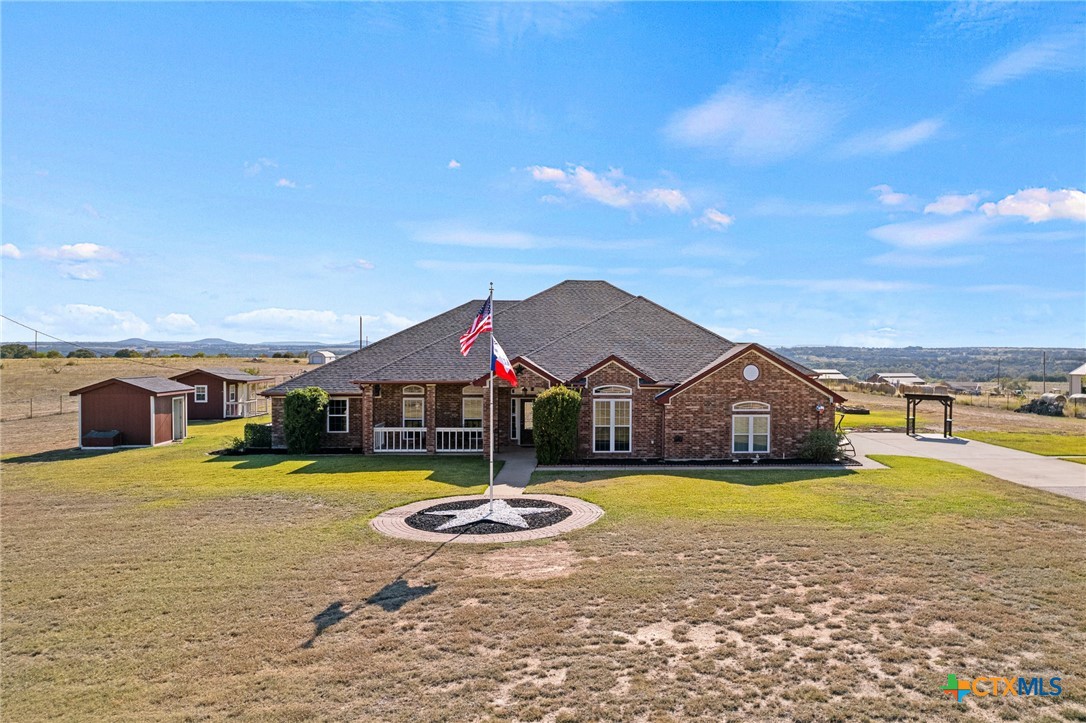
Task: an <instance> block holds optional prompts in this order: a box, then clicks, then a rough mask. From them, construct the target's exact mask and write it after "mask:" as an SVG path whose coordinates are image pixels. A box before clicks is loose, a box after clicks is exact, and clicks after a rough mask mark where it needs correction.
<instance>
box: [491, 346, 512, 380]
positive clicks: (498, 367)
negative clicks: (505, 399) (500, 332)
mask: <svg viewBox="0 0 1086 723" xmlns="http://www.w3.org/2000/svg"><path fill="white" fill-rule="evenodd" d="M491 339H492V340H493V342H494V343H493V345H492V346H491V347H490V368H491V370H493V372H494V373H495V374H497V375H498V376H499V377H501V378H502V379H504V380H505V381H507V382H509V383H510V384H512V385H513V386H514V387H515V386H516V385H517V373H516V372H515V371H513V365H512V364H510V363H509V357H507V356H506V355H505V349H502V345H501V344H499V343H498V340H497V339H494V337H491Z"/></svg>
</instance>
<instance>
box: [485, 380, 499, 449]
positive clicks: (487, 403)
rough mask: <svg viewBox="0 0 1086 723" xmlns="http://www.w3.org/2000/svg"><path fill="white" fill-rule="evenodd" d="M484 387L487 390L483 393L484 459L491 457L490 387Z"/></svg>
mask: <svg viewBox="0 0 1086 723" xmlns="http://www.w3.org/2000/svg"><path fill="white" fill-rule="evenodd" d="M483 389H485V390H486V391H485V393H484V394H483V459H490V389H489V388H487V387H483ZM494 391H497V389H495V390H494ZM495 403H497V402H496V401H495ZM496 451H497V450H495V452H496Z"/></svg>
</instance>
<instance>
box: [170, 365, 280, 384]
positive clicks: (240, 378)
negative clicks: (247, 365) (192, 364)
mask: <svg viewBox="0 0 1086 723" xmlns="http://www.w3.org/2000/svg"><path fill="white" fill-rule="evenodd" d="M197 372H204V373H205V374H210V375H212V376H215V377H218V378H219V379H225V380H227V381H228V382H260V381H267V380H269V379H275V377H271V376H264V375H260V374H249V373H247V372H243V371H241V370H240V369H232V368H227V367H210V368H206V369H192V370H190V371H187V372H181V373H180V374H174V375H173V376H172V377H170V378H171V379H182V378H184V377H187V376H189V375H190V374H195V373H197Z"/></svg>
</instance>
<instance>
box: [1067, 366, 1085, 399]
mask: <svg viewBox="0 0 1086 723" xmlns="http://www.w3.org/2000/svg"><path fill="white" fill-rule="evenodd" d="M1083 377H1086V364H1083V365H1082V366H1080V367H1078V368H1077V369H1072V370H1071V373H1070V374H1068V375H1067V378H1068V379H1069V380H1070V382H1071V384H1070V391H1069V393H1070V394H1086V387H1084V386H1083V384H1082V378H1083Z"/></svg>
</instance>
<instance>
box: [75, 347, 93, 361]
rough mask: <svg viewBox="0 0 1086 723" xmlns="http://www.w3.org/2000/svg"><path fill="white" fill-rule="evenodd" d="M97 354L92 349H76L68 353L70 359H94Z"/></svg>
mask: <svg viewBox="0 0 1086 723" xmlns="http://www.w3.org/2000/svg"><path fill="white" fill-rule="evenodd" d="M95 356H96V355H95V353H94V352H93V351H91V350H90V349H76V350H75V351H70V352H68V358H69V359H94V358H95Z"/></svg>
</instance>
